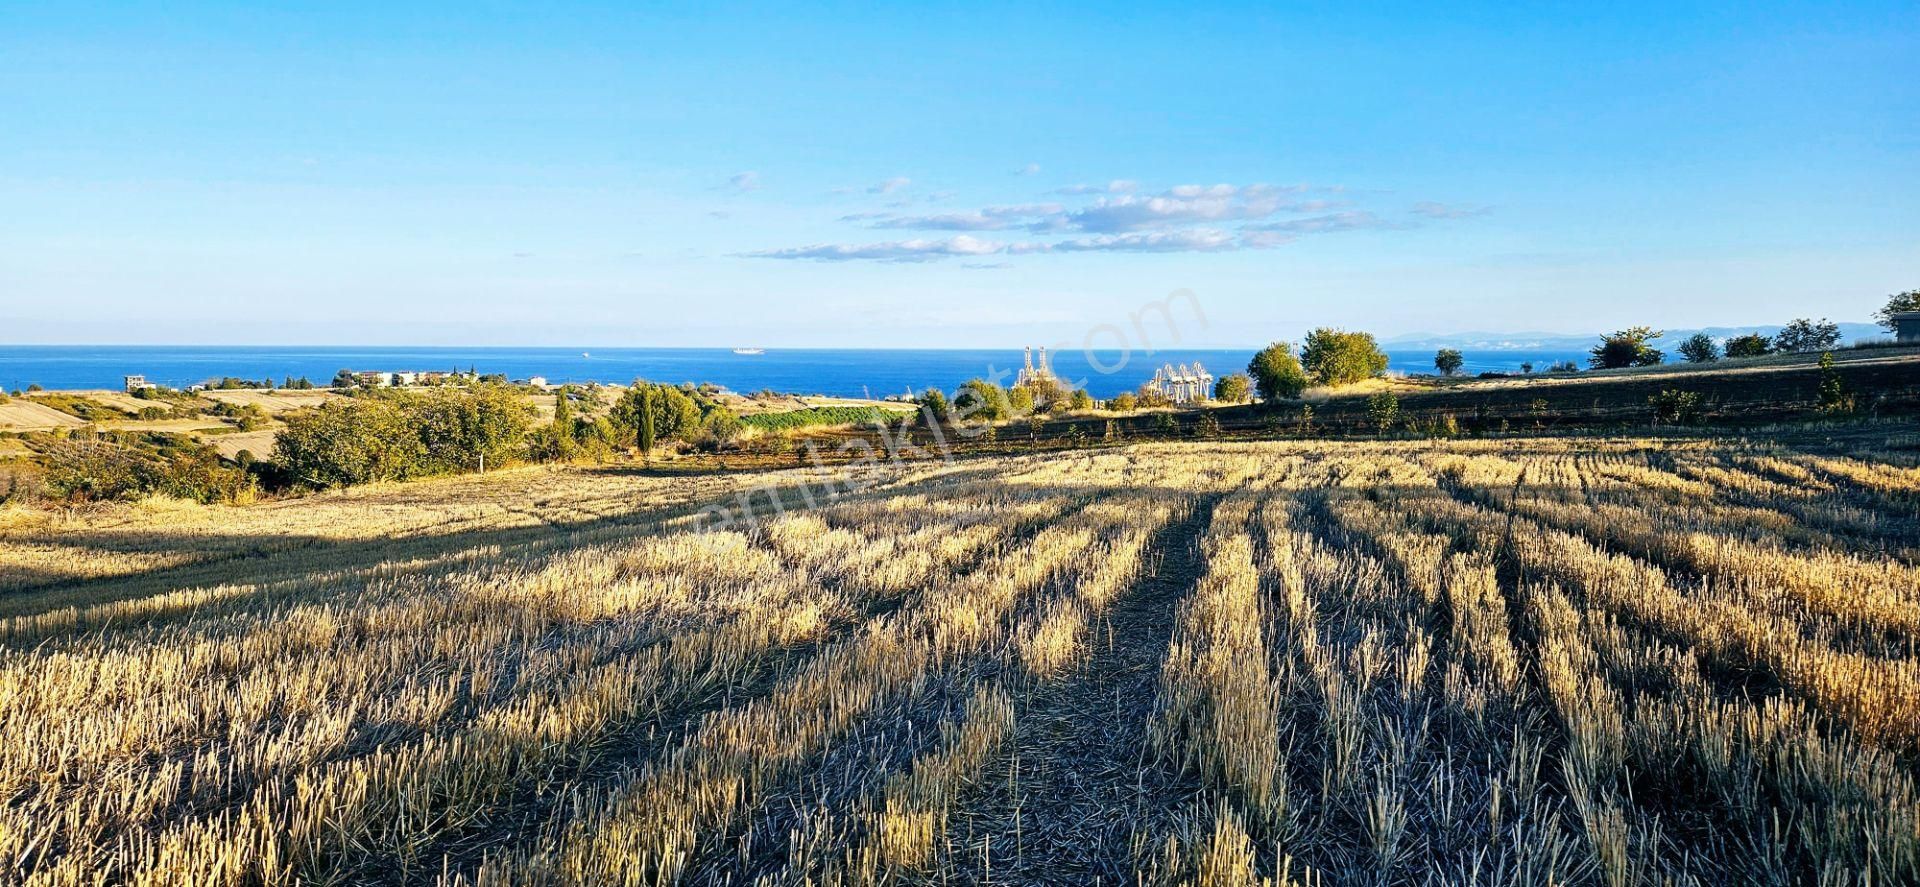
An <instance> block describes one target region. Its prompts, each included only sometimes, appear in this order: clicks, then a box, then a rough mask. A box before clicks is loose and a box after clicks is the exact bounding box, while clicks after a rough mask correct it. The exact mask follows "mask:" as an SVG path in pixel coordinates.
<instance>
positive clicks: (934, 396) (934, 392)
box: [914, 387, 953, 425]
mask: <svg viewBox="0 0 1920 887" xmlns="http://www.w3.org/2000/svg"><path fill="white" fill-rule="evenodd" d="M914 402H915V403H916V404H918V405H919V406H920V416H921V420H922V421H924V422H926V423H927V424H928V425H932V424H934V423H937V422H945V421H946V420H947V417H948V416H950V415H952V413H953V405H952V404H950V403H948V402H947V394H946V392H944V391H941V390H940V389H938V388H932V387H929V388H928V389H927V390H925V391H922V392H920V397H919V399H917V400H915V401H914Z"/></svg>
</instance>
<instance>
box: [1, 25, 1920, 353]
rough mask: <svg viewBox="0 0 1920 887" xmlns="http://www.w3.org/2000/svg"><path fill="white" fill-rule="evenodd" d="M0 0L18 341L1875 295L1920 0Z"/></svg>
mask: <svg viewBox="0 0 1920 887" xmlns="http://www.w3.org/2000/svg"><path fill="white" fill-rule="evenodd" d="M624 6H625V5H624V4H622V5H608V6H562V5H545V6H538V7H536V6H525V7H520V6H508V5H495V4H459V5H451V4H450V5H445V6H437V7H436V6H429V5H426V4H420V5H414V6H411V7H409V8H406V9H401V8H396V7H395V5H391V4H365V5H362V4H354V3H338V4H331V5H327V6H325V7H320V6H315V7H313V8H309V9H280V10H269V9H259V8H250V7H242V6H231V7H227V6H197V5H191V4H172V3H170V4H164V5H162V4H126V5H122V4H98V5H93V4H86V5H83V4H42V5H39V6H38V7H37V8H36V7H32V6H29V5H27V4H13V5H8V6H0V207H4V212H0V342H8V341H10V342H16V343H26V342H35V343H62V342H73V343H86V342H130V343H214V344H218V343H315V344H329V343H354V344H529V345H532V344H552V345H572V344H580V345H738V344H760V345H769V346H841V345H873V346H896V345H897V346H917V347H932V346H941V345H952V346H1010V345H1018V344H1021V343H1024V342H1029V341H1078V340H1079V339H1078V337H1079V336H1080V334H1081V333H1082V332H1084V331H1086V330H1090V329H1093V328H1095V327H1097V326H1099V325H1101V324H1125V323H1126V321H1127V318H1128V315H1129V314H1130V313H1131V312H1134V311H1137V310H1138V309H1139V308H1140V307H1141V306H1142V305H1144V304H1147V303H1149V302H1152V301H1155V300H1159V299H1162V298H1164V297H1165V296H1166V295H1167V294H1168V293H1169V292H1171V291H1174V290H1176V289H1182V288H1184V289H1188V290H1191V291H1192V292H1193V293H1194V294H1195V295H1196V297H1197V299H1198V301H1199V303H1200V304H1201V305H1203V306H1204V311H1205V313H1206V317H1207V324H1206V326H1205V328H1204V329H1196V328H1192V327H1189V328H1188V330H1187V331H1186V334H1187V344H1192V345H1210V344H1220V345H1244V344H1253V343H1257V342H1262V341H1266V340H1270V339H1275V338H1295V337H1297V336H1299V335H1300V333H1301V332H1302V331H1304V330H1305V329H1307V328H1309V327H1312V326H1318V325H1339V326H1346V327H1351V328H1361V329H1368V330H1373V331H1375V332H1378V333H1380V334H1382V335H1384V336H1391V335H1396V334H1403V333H1411V332H1451V331H1459V330H1469V329H1473V330H1512V331H1519V330H1549V331H1564V332H1575V333H1579V332H1587V331H1592V330H1599V329H1607V328H1614V327H1619V326H1625V325H1631V324H1638V323H1650V324H1653V325H1656V326H1669V327H1687V326H1704V325H1722V324H1727V325H1730V324H1745V323H1763V322H1777V321H1781V320H1785V319H1787V318H1791V317H1796V316H1801V315H1812V316H1816V317H1817V316H1828V317H1832V318H1833V319H1835V320H1866V319H1867V317H1868V315H1869V314H1870V313H1871V311H1872V310H1873V309H1874V308H1875V307H1876V306H1877V305H1878V304H1879V303H1880V301H1881V300H1882V299H1884V297H1885V296H1886V295H1887V294H1888V293H1891V292H1894V291H1898V290H1904V289H1909V288H1912V287H1915V286H1920V6H1916V5H1914V4H1913V3H1911V2H1905V3H1893V4H1886V5H1872V4H1822V5H1817V6H1816V5H1770V4H1718V3H1717V4H1712V5H1705V6H1690V5H1686V4H1674V3H1661V4H1647V5H1644V6H1643V5H1635V4H1616V5H1610V6H1608V7H1606V8H1605V9H1604V10H1603V9H1595V8H1579V7H1571V8H1565V9H1555V10H1546V9H1542V8H1540V7H1538V6H1523V5H1514V6H1511V7H1505V6H1483V7H1472V8H1466V9H1461V10H1448V11H1444V12H1442V11H1437V10H1434V9H1431V8H1428V6H1426V5H1408V6H1404V7H1392V6H1385V7H1372V8H1370V9H1367V10H1354V9H1351V8H1349V7H1348V6H1347V5H1344V4H1328V5H1324V6H1290V7H1289V8H1288V9H1287V10H1275V9H1268V8H1264V7H1254V6H1228V5H1216V6H1210V7H1208V8H1205V9H1202V10H1197V11H1170V10H1166V9H1160V8H1149V7H1141V8H1133V7H1130V6H1127V5H1124V4H1103V5H1087V6H1070V5H1041V4H1033V3H1021V4H1008V5H994V4H980V3H971V4H965V5H953V6H937V5H923V6H914V7H910V8H909V7H903V6H889V7H865V6H832V7H819V8H816V9H815V10H813V11H809V12H806V13H800V12H796V11H795V10H793V9H792V8H789V7H785V6H751V5H726V6H719V5H703V6H700V7H692V6H688V7H655V8H650V9H646V10H635V9H627V8H623V7H624Z"/></svg>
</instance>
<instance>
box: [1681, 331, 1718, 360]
mask: <svg viewBox="0 0 1920 887" xmlns="http://www.w3.org/2000/svg"><path fill="white" fill-rule="evenodd" d="M1680 356H1681V357H1684V358H1686V359H1687V362H1688V363H1712V362H1714V361H1716V360H1719V359H1720V346H1719V345H1716V344H1714V341H1713V337H1712V336H1709V335H1707V334H1706V333H1694V334H1693V335H1691V336H1688V337H1687V340H1686V341H1685V342H1681V343H1680Z"/></svg>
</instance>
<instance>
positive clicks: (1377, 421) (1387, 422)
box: [1367, 391, 1400, 432]
mask: <svg viewBox="0 0 1920 887" xmlns="http://www.w3.org/2000/svg"><path fill="white" fill-rule="evenodd" d="M1399 418H1400V398H1397V397H1394V396H1393V392H1391V391H1381V392H1378V393H1376V394H1373V395H1371V396H1369V397H1368V398H1367V419H1368V421H1371V422H1372V423H1373V424H1374V425H1375V426H1376V427H1378V428H1379V429H1380V430H1381V431H1382V432H1386V431H1392V430H1393V423H1394V422H1395V421H1396V420H1398V419H1399Z"/></svg>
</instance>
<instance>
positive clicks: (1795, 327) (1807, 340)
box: [1773, 317, 1840, 354]
mask: <svg viewBox="0 0 1920 887" xmlns="http://www.w3.org/2000/svg"><path fill="white" fill-rule="evenodd" d="M1838 344H1840V325H1839V324H1837V323H1833V322H1832V321H1829V320H1827V319H1826V318H1824V317H1822V318H1820V322H1819V323H1814V322H1813V321H1812V320H1809V319H1807V318H1805V317H1802V318H1798V319H1796V320H1794V322H1792V323H1789V324H1787V325H1786V326H1784V327H1782V328H1781V329H1780V334H1779V335H1777V336H1774V337H1773V350H1775V351H1778V352H1781V353H1782V354H1804V353H1806V352H1809V351H1825V350H1827V349H1829V348H1832V347H1833V346H1835V345H1838Z"/></svg>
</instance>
